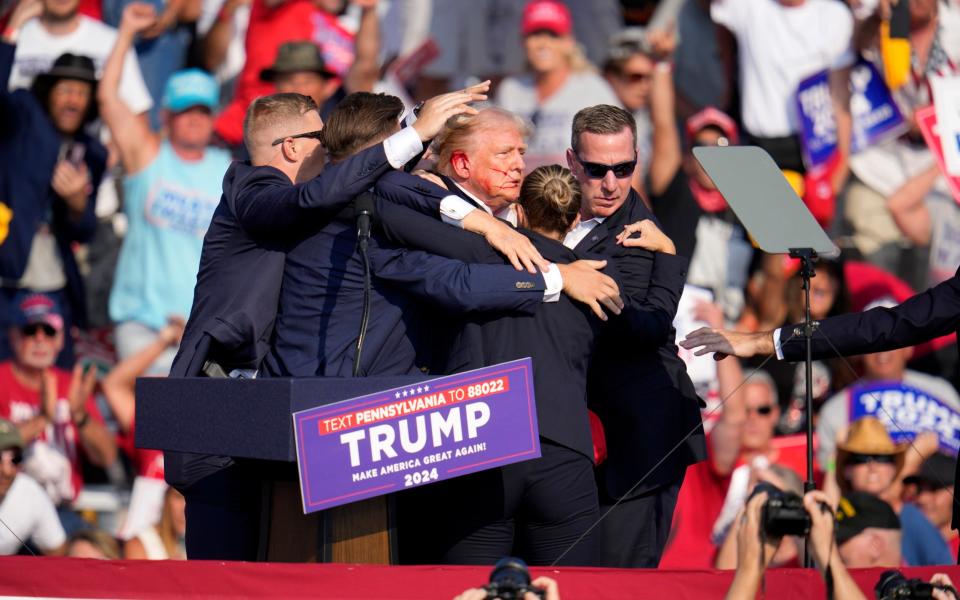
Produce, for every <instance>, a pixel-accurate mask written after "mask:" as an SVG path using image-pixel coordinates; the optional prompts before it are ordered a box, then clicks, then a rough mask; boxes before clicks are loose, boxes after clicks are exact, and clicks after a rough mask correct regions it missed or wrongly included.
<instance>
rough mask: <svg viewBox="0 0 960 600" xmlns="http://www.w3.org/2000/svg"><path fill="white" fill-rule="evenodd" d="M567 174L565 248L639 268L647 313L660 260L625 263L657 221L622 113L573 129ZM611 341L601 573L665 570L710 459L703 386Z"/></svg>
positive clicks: (594, 385) (664, 356)
mask: <svg viewBox="0 0 960 600" xmlns="http://www.w3.org/2000/svg"><path fill="white" fill-rule="evenodd" d="M571 146H572V147H571V148H569V149H568V150H567V164H568V165H569V167H570V170H571V171H573V174H574V176H575V177H576V178H577V180H578V181H579V182H580V187H581V188H582V192H583V204H582V206H581V209H580V224H579V225H578V226H576V227H575V228H574V229H572V230H571V231H570V233H568V234H567V236H566V239H565V240H564V245H566V246H567V247H569V248H572V249H574V250H575V251H577V252H586V253H591V254H596V255H600V256H608V257H611V258H621V257H622V258H623V260H624V261H626V262H627V263H628V264H630V265H631V271H632V277H631V282H632V283H631V285H630V286H627V285H625V286H624V288H625V289H624V292H625V294H624V301H625V302H626V303H627V305H628V307H629V306H630V304H631V303H633V304H642V303H643V302H644V300H645V299H646V296H647V289H648V287H649V284H650V279H651V275H652V272H653V264H654V260H656V258H655V254H654V253H652V252H649V251H645V250H642V249H638V248H631V250H633V251H635V252H633V253H631V254H630V256H629V257H627V256H624V254H625V253H624V245H625V244H627V243H628V242H627V238H628V237H629V236H631V235H633V234H634V233H636V232H638V231H639V230H640V225H639V223H638V222H640V221H643V220H645V219H650V220H653V221H656V219H655V217H654V216H653V214H652V213H651V212H650V210H649V209H648V208H647V207H646V205H645V204H644V203H643V200H642V199H641V198H640V196H639V195H638V194H637V192H636V191H635V190H634V189H633V188H632V187H631V185H630V182H631V178H632V177H633V174H634V171H635V170H636V167H637V128H636V121H635V120H634V118H633V115H631V114H630V113H628V112H627V111H625V110H623V109H622V108H619V107H616V106H610V105H603V104H601V105H597V106H591V107H589V108H585V109H583V110H581V111H580V112H578V113H577V115H576V116H575V117H574V119H573V132H572V136H571ZM674 337H675V333H674V332H673V329H672V327H671V328H670V331H669V332H668V335H667V339H668V340H669V341H668V342H666V343H664V344H662V345H659V342H656V343H654V344H651V343H650V340H631V341H630V342H628V341H627V340H625V339H615V338H614V337H613V336H610V337H608V338H601V339H600V340H599V343H598V346H597V350H596V352H595V353H594V358H593V363H592V364H593V366H592V367H591V370H590V374H589V376H588V377H589V381H588V387H589V392H588V394H589V401H590V403H591V406H593V407H594V408H593V410H594V411H595V412H596V413H597V414H598V415H599V416H600V418H601V420H602V421H603V423H604V431H605V434H606V440H607V452H608V458H607V461H606V463H605V464H604V465H602V466H601V467H600V470H599V474H598V477H599V484H600V502H601V514H603V513H604V512H605V510H606V508H608V507H610V506H613V504H614V503H617V502H618V501H619V503H618V504H617V506H616V508H614V509H613V510H612V511H611V512H610V513H609V514H608V515H606V518H605V519H604V520H603V521H601V524H600V537H601V543H600V545H601V560H602V562H601V565H602V566H609V567H656V566H657V564H658V563H659V561H660V556H661V554H662V553H663V548H664V546H665V545H666V541H667V536H668V534H669V532H670V523H671V519H672V517H673V510H674V507H675V506H676V501H677V494H678V492H679V490H680V484H681V483H682V482H683V476H684V473H685V471H686V468H687V466H688V465H690V464H693V463H695V462H699V461H701V460H703V459H704V458H706V443H705V441H704V435H703V428H702V425H701V421H700V408H699V400H698V398H697V394H696V392H695V390H694V388H693V383H692V382H691V381H690V378H689V376H688V375H687V371H686V367H685V366H684V364H683V361H681V360H680V357H679V356H678V355H677V348H676V346H675V345H674V344H673V339H674Z"/></svg>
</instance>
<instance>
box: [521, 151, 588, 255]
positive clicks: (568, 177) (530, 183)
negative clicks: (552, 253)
mask: <svg viewBox="0 0 960 600" xmlns="http://www.w3.org/2000/svg"><path fill="white" fill-rule="evenodd" d="M580 199H581V194H580V184H579V183H578V182H577V179H576V177H574V176H573V173H571V172H570V170H569V169H566V168H564V167H561V166H560V165H546V166H542V167H537V168H536V169H534V170H533V171H531V172H530V174H529V175H527V177H526V178H525V179H524V180H523V186H522V187H521V188H520V201H519V202H518V205H517V221H518V223H519V224H520V225H521V226H523V227H526V228H528V229H532V230H533V231H536V232H537V233H540V234H543V235H545V236H547V237H550V238H553V239H556V240H562V239H563V237H564V236H565V235H566V233H567V232H568V231H570V230H571V229H572V228H574V227H575V226H576V225H577V223H579V222H580Z"/></svg>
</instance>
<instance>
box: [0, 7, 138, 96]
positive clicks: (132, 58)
mask: <svg viewBox="0 0 960 600" xmlns="http://www.w3.org/2000/svg"><path fill="white" fill-rule="evenodd" d="M116 41H117V30H116V29H114V28H113V27H110V26H109V25H104V24H103V23H101V22H100V21H97V20H94V19H91V18H89V17H86V16H84V15H80V24H79V25H78V26H77V28H76V29H75V30H73V32H71V33H68V34H66V35H51V34H50V33H49V32H47V30H46V29H45V28H44V27H43V25H41V24H40V20H39V19H31V20H30V21H27V22H26V23H25V24H24V25H23V27H22V28H21V29H20V39H19V41H18V42H17V51H16V54H14V57H13V69H12V71H11V72H10V81H9V83H8V88H9V89H11V90H16V89H19V88H28V87H30V85H31V84H33V80H34V79H35V78H36V76H37V75H39V74H41V73H45V72H47V71H49V70H50V67H52V66H53V62H54V61H55V60H57V58H58V57H59V56H60V55H61V54H64V53H67V52H70V53H72V54H78V55H83V56H89V57H90V58H91V59H93V62H94V64H95V65H96V68H97V77H100V76H101V75H103V65H104V63H106V61H107V57H108V56H110V51H111V50H113V44H114V42H116ZM120 97H121V98H122V99H123V101H124V102H125V103H126V104H127V106H128V107H129V108H130V110H131V111H133V112H134V113H136V114H140V113H142V112H145V111H147V110H149V109H150V107H152V106H153V100H152V99H151V98H150V92H148V91H147V86H146V85H145V84H144V83H143V75H142V74H141V73H140V64H139V63H138V62H137V56H136V54H135V53H134V52H133V50H130V51H129V52H127V56H126V58H125V59H124V62H123V73H122V75H121V77H120Z"/></svg>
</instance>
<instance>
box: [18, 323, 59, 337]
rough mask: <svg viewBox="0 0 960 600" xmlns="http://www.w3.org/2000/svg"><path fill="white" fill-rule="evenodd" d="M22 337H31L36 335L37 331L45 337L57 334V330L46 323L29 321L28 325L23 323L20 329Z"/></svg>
mask: <svg viewBox="0 0 960 600" xmlns="http://www.w3.org/2000/svg"><path fill="white" fill-rule="evenodd" d="M20 331H21V332H23V336H24V337H33V336H35V335H37V332H38V331H42V332H43V335H45V336H47V337H53V336H55V335H57V330H56V329H55V328H54V327H53V326H52V325H48V324H47V323H30V324H29V325H24V326H23V327H22V328H21V329H20Z"/></svg>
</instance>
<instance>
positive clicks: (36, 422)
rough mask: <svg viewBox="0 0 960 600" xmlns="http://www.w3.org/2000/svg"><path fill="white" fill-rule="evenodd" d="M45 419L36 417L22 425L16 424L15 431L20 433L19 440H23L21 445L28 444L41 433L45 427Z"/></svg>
mask: <svg viewBox="0 0 960 600" xmlns="http://www.w3.org/2000/svg"><path fill="white" fill-rule="evenodd" d="M47 422H48V421H47V417H45V416H44V415H37V416H35V417H32V418H30V419H27V420H26V421H23V422H22V423H18V424H17V431H19V432H20V439H22V440H23V443H25V444H29V443H30V442H32V441H33V440H35V439H37V437H38V436H39V435H40V434H41V433H42V432H43V430H44V429H45V428H46V427H47Z"/></svg>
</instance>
